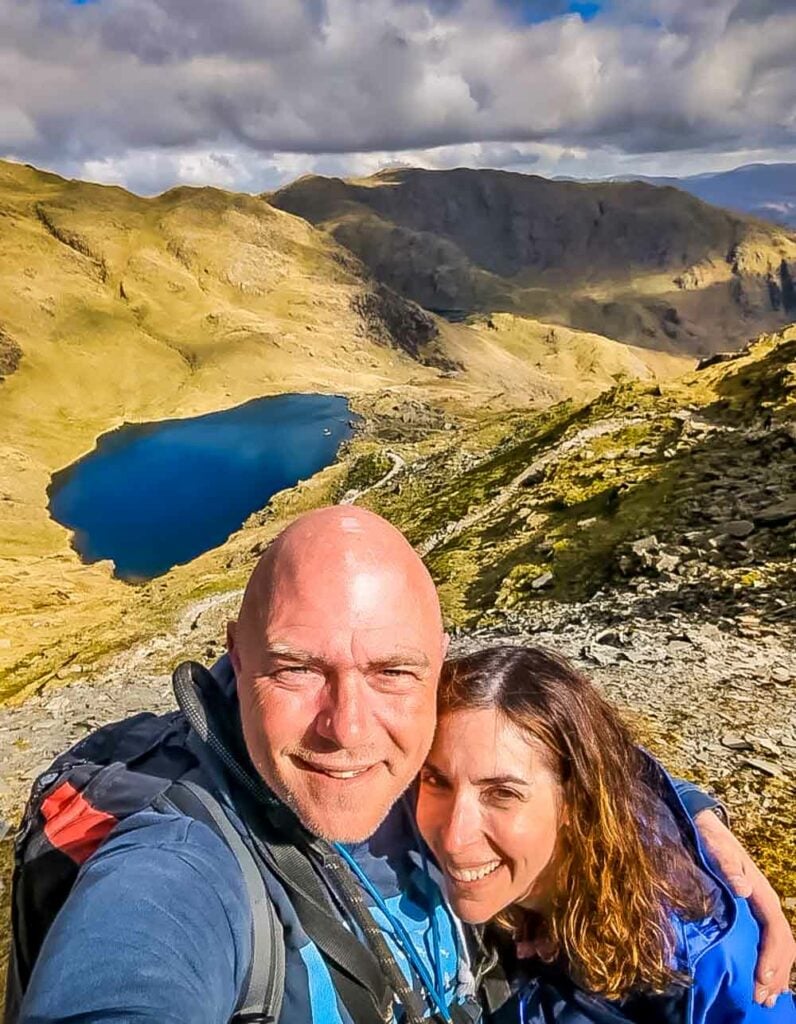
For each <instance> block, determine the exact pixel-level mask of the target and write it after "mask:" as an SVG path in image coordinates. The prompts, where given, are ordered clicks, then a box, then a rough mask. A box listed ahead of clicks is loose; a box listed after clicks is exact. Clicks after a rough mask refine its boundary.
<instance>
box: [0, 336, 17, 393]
mask: <svg viewBox="0 0 796 1024" xmlns="http://www.w3.org/2000/svg"><path fill="white" fill-rule="evenodd" d="M21 361H22V349H21V348H20V346H19V344H18V343H17V342H16V341H14V339H13V338H12V337H11V335H10V334H9V333H8V332H7V331H5V330H4V329H3V328H2V327H0V381H2V380H3V379H4V378H5V377H10V376H11V374H12V373H14V371H15V370H17V369H18V367H19V364H20V362H21Z"/></svg>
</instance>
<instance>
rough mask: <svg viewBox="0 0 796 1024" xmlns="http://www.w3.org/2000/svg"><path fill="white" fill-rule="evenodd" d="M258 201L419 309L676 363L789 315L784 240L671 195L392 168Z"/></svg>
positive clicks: (486, 173)
mask: <svg viewBox="0 0 796 1024" xmlns="http://www.w3.org/2000/svg"><path fill="white" fill-rule="evenodd" d="M264 196H265V198H266V199H267V200H268V202H270V203H271V204H272V205H274V206H276V207H278V208H279V209H283V210H288V211H289V212H292V213H295V214H298V215H299V216H302V217H304V218H305V219H307V220H308V221H309V222H310V223H312V224H314V225H316V226H318V227H321V228H323V229H324V230H326V231H327V232H328V233H329V234H331V235H332V236H333V237H334V238H335V239H336V240H337V241H338V242H340V243H341V244H342V245H344V246H346V247H347V248H349V249H350V250H351V251H352V252H354V253H355V254H356V255H357V256H358V257H359V258H360V259H361V260H362V261H363V263H364V264H365V265H366V266H367V267H368V268H369V270H370V271H371V273H372V274H373V275H374V276H375V277H376V278H377V279H378V280H381V281H383V282H384V283H386V284H388V285H389V286H390V287H392V288H393V289H394V290H395V291H397V292H398V293H399V294H402V295H404V296H405V297H407V298H411V299H413V300H414V301H416V302H418V303H419V304H420V305H422V306H424V307H425V308H428V309H432V310H434V309H440V310H450V309H458V310H462V311H464V312H465V313H467V312H489V311H503V312H511V313H516V314H520V315H526V316H530V317H532V318H535V319H539V320H545V321H551V322H554V323H559V324H562V325H563V326H569V327H574V328H577V329H580V330H586V331H593V332H595V333H598V334H602V335H606V336H608V337H611V338H615V339H617V340H620V341H624V342H626V343H631V344H636V345H642V346H647V347H657V348H663V349H668V350H670V351H680V352H682V353H686V354H689V355H705V354H708V353H709V352H710V351H715V350H716V349H718V348H723V349H726V348H732V347H738V346H740V345H742V344H743V343H745V342H746V341H747V340H748V339H749V337H751V336H754V335H755V334H759V333H761V332H762V331H765V330H775V329H777V328H779V327H782V326H784V325H785V324H786V323H787V322H789V320H790V319H791V314H794V312H795V311H796V293H794V292H793V281H794V278H796V235H794V234H792V233H789V232H788V231H786V230H785V229H784V228H778V227H776V226H772V225H769V224H765V223H763V222H758V221H753V220H750V219H748V218H743V217H741V216H738V215H734V214H731V213H728V212H727V211H724V210H720V209H718V208H715V207H712V206H710V205H708V204H706V203H703V202H702V201H701V200H698V199H696V198H695V197H692V196H689V195H687V194H686V193H683V192H681V191H679V190H677V189H671V188H670V189H666V188H663V189H661V188H656V187H654V186H651V185H647V184H645V183H636V182H631V183H617V182H608V183H605V182H602V183H600V182H589V183H578V182H556V181H551V180H549V179H546V178H542V177H539V176H535V175H524V174H516V173H514V172H510V171H492V170H473V169H470V168H457V169H454V170H451V171H426V170H420V169H416V168H409V169H406V168H400V169H389V170H384V171H380V172H378V173H377V174H375V175H373V176H371V177H370V178H367V179H351V180H343V179H340V178H335V179H332V178H323V177H320V176H305V177H303V178H302V179H300V180H299V181H297V182H293V183H291V184H290V185H287V186H284V187H283V188H281V189H278V190H276V191H275V192H272V193H265V194H264Z"/></svg>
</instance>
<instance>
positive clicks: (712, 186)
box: [616, 164, 796, 228]
mask: <svg viewBox="0 0 796 1024" xmlns="http://www.w3.org/2000/svg"><path fill="white" fill-rule="evenodd" d="M616 180H617V181H645V182H648V183H649V184H651V185H668V186H671V187H673V188H679V189H683V190H684V191H686V192H690V193H691V195H694V196H697V197H698V198H699V199H704V200H705V202H706V203H713V204H714V205H715V206H724V207H726V208H727V209H728V210H737V211H738V212H740V213H748V214H752V216H754V217H761V218H763V219H764V220H770V221H774V222H775V223H777V224H783V225H785V226H788V227H791V228H796V164H746V165H745V166H743V167H736V168H734V169H733V170H731V171H718V172H715V173H712V174H693V175H690V176H688V177H685V178H662V177H647V176H644V175H635V176H630V175H625V176H623V177H622V178H617V179H616Z"/></svg>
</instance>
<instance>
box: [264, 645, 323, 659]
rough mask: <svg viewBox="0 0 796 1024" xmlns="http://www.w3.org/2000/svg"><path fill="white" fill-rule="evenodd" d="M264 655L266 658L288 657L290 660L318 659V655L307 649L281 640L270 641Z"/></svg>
mask: <svg viewBox="0 0 796 1024" xmlns="http://www.w3.org/2000/svg"><path fill="white" fill-rule="evenodd" d="M263 655H264V656H265V657H266V658H286V659H287V660H289V661H301V662H310V661H312V662H315V661H317V660H318V657H317V655H315V654H311V653H310V652H309V651H305V650H304V648H302V647H295V646H294V645H293V644H287V643H283V642H282V641H280V640H274V641H273V643H269V644H268V645H267V646H266V648H265V650H264V651H263Z"/></svg>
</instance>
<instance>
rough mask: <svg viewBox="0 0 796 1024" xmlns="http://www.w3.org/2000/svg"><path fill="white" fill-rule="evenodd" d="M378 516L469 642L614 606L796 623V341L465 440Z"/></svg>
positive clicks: (778, 338)
mask: <svg viewBox="0 0 796 1024" xmlns="http://www.w3.org/2000/svg"><path fill="white" fill-rule="evenodd" d="M404 454H405V453H404ZM365 500H368V499H367V498H366V499H365ZM372 500H373V502H374V507H377V508H378V510H379V511H380V512H382V513H383V514H385V515H387V516H388V518H390V519H391V520H392V521H394V522H396V523H397V524H398V525H399V526H400V527H401V528H402V529H403V530H404V531H405V532H406V533H407V535H408V536H409V537H410V539H411V540H412V542H413V543H414V544H415V546H416V547H417V548H418V550H420V551H421V552H422V553H423V554H424V556H425V557H426V559H427V561H428V564H429V565H430V567H431V569H432V571H433V572H434V574H435V576H436V578H437V580H438V582H439V585H440V588H441V591H442V593H443V594H444V595H445V599H446V602H447V607H448V611H449V614H450V615H451V617H452V619H453V621H455V622H457V623H459V624H460V625H462V626H472V625H474V624H477V623H490V622H492V621H494V620H500V619H502V618H504V617H508V618H509V619H510V618H511V615H512V614H513V613H514V612H515V611H516V610H518V609H521V610H524V611H527V610H530V609H536V608H539V607H544V606H546V605H547V604H548V603H549V602H551V601H563V602H569V601H573V600H582V599H588V598H591V597H593V596H594V594H595V593H597V592H602V593H607V592H609V591H613V590H617V592H622V593H628V592H631V593H633V594H635V595H636V598H637V601H636V603H637V607H638V609H639V614H641V611H642V609H643V608H644V607H645V605H646V604H647V603H649V607H650V612H649V614H650V615H651V616H652V615H655V614H657V612H658V611H659V609H660V608H661V606H662V605H667V606H671V607H673V608H678V609H680V610H689V611H694V610H697V609H698V610H699V612H700V614H702V615H705V616H706V617H708V618H709V619H711V620H712V621H715V622H720V621H722V620H729V621H734V618H735V616H737V615H738V614H748V615H749V616H750V619H749V622H750V625H751V624H752V623H753V621H754V617H755V616H756V615H757V616H762V617H764V618H768V617H772V618H771V621H775V622H777V623H778V624H779V625H784V624H785V623H793V622H796V569H795V568H794V557H793V556H794V552H796V327H791V328H788V329H786V330H785V331H783V332H781V333H779V334H776V335H769V336H764V337H762V338H761V339H759V340H758V341H757V342H755V343H754V344H753V345H750V346H749V347H748V349H746V350H745V351H744V352H743V353H739V354H736V355H735V356H734V357H732V358H729V359H727V360H724V361H717V362H715V363H713V364H712V365H710V366H708V367H706V368H704V369H701V370H698V371H696V372H694V373H692V374H690V375H687V376H685V377H682V378H679V379H677V380H675V381H672V382H669V383H662V384H654V385H644V384H639V383H630V384H626V385H622V386H620V387H618V388H616V389H614V390H612V391H609V392H605V393H604V394H603V395H601V396H599V397H598V398H597V399H595V400H594V401H593V402H591V403H588V404H587V405H585V406H578V405H576V404H574V403H563V404H561V405H558V406H555V407H553V408H552V409H550V410H548V411H547V412H545V413H542V414H541V415H538V416H536V417H529V416H527V414H525V415H524V414H520V413H515V414H510V415H504V416H502V417H501V418H500V419H497V418H495V419H494V420H492V421H489V422H483V423H480V424H478V425H477V426H474V427H470V428H464V429H462V430H461V431H460V432H459V433H458V434H457V436H456V438H455V441H454V442H452V443H450V444H444V443H440V444H439V445H438V446H436V447H435V448H434V449H433V450H429V451H428V452H427V453H423V454H420V453H418V455H417V456H416V457H415V459H414V461H412V462H411V463H410V465H408V467H407V470H406V472H405V473H404V474H403V475H399V476H398V477H397V478H396V479H395V480H393V481H392V484H391V487H390V489H389V491H380V492H378V493H377V494H375V495H374V496H373V499H372ZM649 595H654V597H655V600H654V601H652V602H647V600H646V599H647V597H648V596H649Z"/></svg>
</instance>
